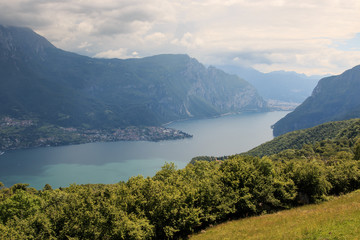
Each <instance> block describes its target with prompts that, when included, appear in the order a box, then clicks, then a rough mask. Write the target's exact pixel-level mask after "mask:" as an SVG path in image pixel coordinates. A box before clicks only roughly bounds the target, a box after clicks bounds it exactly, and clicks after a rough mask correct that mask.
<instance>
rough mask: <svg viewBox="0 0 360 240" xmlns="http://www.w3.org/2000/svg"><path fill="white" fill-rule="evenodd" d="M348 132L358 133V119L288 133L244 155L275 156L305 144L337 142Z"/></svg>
mask: <svg viewBox="0 0 360 240" xmlns="http://www.w3.org/2000/svg"><path fill="white" fill-rule="evenodd" d="M354 129H356V130H354ZM348 131H351V132H356V131H359V132H360V119H350V120H344V121H336V122H328V123H324V124H321V125H318V126H315V127H312V128H307V129H302V130H297V131H293V132H289V133H286V134H283V135H281V136H278V137H276V138H274V139H273V140H271V141H269V142H266V143H263V144H261V145H260V146H258V147H255V148H254V149H251V150H250V151H248V152H246V153H245V154H248V155H252V156H260V157H262V156H265V155H272V154H277V153H279V152H281V151H283V150H286V149H301V148H302V147H303V146H304V145H305V144H314V143H315V142H319V141H323V140H326V139H336V140H338V139H340V138H342V137H344V135H347V134H346V132H348Z"/></svg>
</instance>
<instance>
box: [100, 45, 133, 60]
mask: <svg viewBox="0 0 360 240" xmlns="http://www.w3.org/2000/svg"><path fill="white" fill-rule="evenodd" d="M94 57H95V58H119V59H127V58H137V57H138V53H137V52H132V53H131V54H130V55H129V54H128V50H127V49H125V48H119V49H117V50H108V51H106V52H100V53H98V54H96V55H95V56H94Z"/></svg>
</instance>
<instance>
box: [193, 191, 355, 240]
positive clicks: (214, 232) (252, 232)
mask: <svg viewBox="0 0 360 240" xmlns="http://www.w3.org/2000/svg"><path fill="white" fill-rule="evenodd" d="M190 239H191V240H205V239H206V240H212V239H214V240H219V239H221V240H225V239H266V240H271V239H324V240H325V239H339V240H340V239H344V240H345V239H346V240H348V239H360V190H358V191H355V192H353V193H350V194H347V195H344V196H340V197H336V198H333V199H331V200H329V201H327V202H324V203H321V204H314V205H307V206H303V207H298V208H294V209H291V210H286V211H281V212H278V213H275V214H268V215H262V216H259V217H251V218H246V219H241V220H235V221H230V222H226V223H223V224H220V225H217V226H215V227H212V228H208V229H206V230H205V231H203V232H202V233H199V234H195V235H193V236H191V238H190Z"/></svg>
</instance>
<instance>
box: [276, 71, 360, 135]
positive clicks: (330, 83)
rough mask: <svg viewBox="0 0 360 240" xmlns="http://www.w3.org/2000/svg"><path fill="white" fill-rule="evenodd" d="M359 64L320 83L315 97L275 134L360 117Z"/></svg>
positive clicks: (284, 119) (315, 91)
mask: <svg viewBox="0 0 360 240" xmlns="http://www.w3.org/2000/svg"><path fill="white" fill-rule="evenodd" d="M359 93H360V65H359V66H356V67H354V68H352V69H350V70H347V71H345V72H344V73H343V74H341V75H338V76H332V77H326V78H323V79H321V80H320V81H319V83H318V85H317V86H316V88H315V89H314V91H313V93H312V95H311V96H310V97H309V98H307V99H306V100H305V101H304V102H303V103H302V104H301V105H300V106H299V107H297V108H296V109H295V110H294V111H293V112H291V113H289V114H288V115H286V116H285V117H284V118H283V119H281V120H280V121H278V122H277V123H276V124H275V125H274V135H275V136H278V135H281V134H284V133H286V132H290V131H293V130H298V129H303V128H309V127H313V126H316V125H319V124H321V123H324V122H329V121H337V120H346V119H350V118H359V117H360V94H359Z"/></svg>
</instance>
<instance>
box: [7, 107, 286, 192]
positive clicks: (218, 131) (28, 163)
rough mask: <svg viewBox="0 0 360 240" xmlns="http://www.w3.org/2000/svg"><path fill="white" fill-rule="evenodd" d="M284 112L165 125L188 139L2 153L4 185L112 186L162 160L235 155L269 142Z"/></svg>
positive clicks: (155, 167) (148, 173) (152, 169)
mask: <svg viewBox="0 0 360 240" xmlns="http://www.w3.org/2000/svg"><path fill="white" fill-rule="evenodd" d="M287 113H288V112H268V113H242V114H236V115H228V116H223V117H219V118H212V119H202V120H187V121H182V122H175V123H172V124H169V125H167V127H172V128H175V129H179V130H182V131H184V132H187V133H190V134H192V135H194V137H193V138H192V139H184V140H176V141H162V142H110V143H88V144H81V145H71V146H62V147H48V148H37V149H28V150H17V151H12V152H6V153H5V154H3V155H1V156H0V164H1V168H0V181H1V182H3V183H4V184H5V186H11V185H13V184H15V183H20V182H21V183H29V184H30V186H31V187H35V188H37V189H41V188H42V187H43V186H44V185H45V184H46V183H48V184H50V185H51V186H52V187H53V188H58V187H67V186H69V184H72V183H77V184H86V183H116V182H119V181H127V180H128V179H129V177H131V176H136V175H139V174H140V175H143V176H153V175H154V174H155V173H156V172H157V171H158V170H160V169H161V166H163V165H164V164H165V163H166V162H173V163H175V165H176V166H177V167H178V168H183V167H185V166H186V164H187V163H188V162H189V161H190V160H191V158H193V157H195V156H200V155H212V156H224V155H232V154H235V153H241V152H244V151H247V150H250V149H251V148H253V147H256V146H258V145H259V144H261V143H264V142H266V141H269V140H271V139H272V138H273V135H272V130H271V128H270V126H271V125H273V124H274V123H275V122H276V121H277V120H279V119H280V118H282V117H283V116H285V115H286V114H287Z"/></svg>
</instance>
